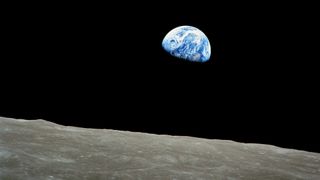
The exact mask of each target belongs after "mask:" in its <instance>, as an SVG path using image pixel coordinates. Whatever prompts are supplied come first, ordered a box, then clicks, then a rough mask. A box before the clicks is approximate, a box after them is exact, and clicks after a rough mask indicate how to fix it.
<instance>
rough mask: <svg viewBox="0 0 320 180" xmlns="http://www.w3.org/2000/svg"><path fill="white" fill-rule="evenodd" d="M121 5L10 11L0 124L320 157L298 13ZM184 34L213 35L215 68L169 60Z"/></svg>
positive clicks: (215, 5) (224, 7) (303, 24)
mask: <svg viewBox="0 0 320 180" xmlns="http://www.w3.org/2000/svg"><path fill="white" fill-rule="evenodd" d="M124 4H125V8H124V7H123V6H124V5H123V4H121V5H120V4H119V5H116V4H113V5H109V4H90V5H89V4H72V5H70V4H64V5H61V4H60V5H59V4H56V5H47V4H44V5H39V4H37V5H34V6H32V5H30V4H28V7H29V6H32V7H30V8H25V6H24V5H22V4H20V5H11V6H9V7H8V12H6V13H5V14H6V15H5V17H6V18H5V23H6V25H7V26H6V28H5V30H6V36H5V38H6V41H4V42H5V43H6V46H5V48H4V52H5V53H4V54H2V56H3V58H1V59H2V60H1V61H2V63H3V64H2V66H1V68H2V69H3V71H2V74H3V76H2V81H1V82H2V86H1V88H2V90H1V91H3V93H1V95H2V97H1V102H2V103H1V104H2V106H3V108H1V115H2V116H8V117H17V118H27V119H34V118H42V119H47V120H50V121H53V122H57V123H60V124H66V125H74V126H82V127H93V128H111V129H122V130H133V131H144V132H152V133H166V134H177V135H189V136H198V137H207V138H218V139H230V140H237V141H242V142H254V143H268V144H274V145H278V146H282V147H288V148H296V149H304V150H310V151H319V152H320V148H319V145H318V144H317V143H316V141H317V138H318V137H317V133H316V131H317V128H316V127H317V126H316V125H315V121H314V120H315V119H316V117H317V116H316V107H315V106H313V105H312V103H311V102H316V95H315V94H316V92H317V90H316V86H315V84H314V77H316V75H315V71H313V70H312V68H311V67H312V66H313V65H312V64H313V63H314V62H313V61H312V60H311V59H313V58H312V55H311V54H310V51H311V50H310V47H308V43H309V42H308V39H309V38H308V33H306V31H305V27H306V26H307V22H306V21H304V20H303V21H299V18H300V14H299V11H294V12H287V10H288V9H286V13H283V12H284V10H283V9H282V8H281V7H280V6H276V7H275V6H271V5H270V8H271V7H272V8H271V9H270V8H268V6H267V5H258V4H256V5H255V4H253V5H252V4H251V5H250V7H249V6H247V5H246V4H243V3H242V4H223V3H221V2H220V3H215V2H213V4H211V5H205V6H204V7H202V6H200V5H199V6H193V5H188V4H185V5H182V4H181V3H180V4H179V3H177V4H175V3H172V2H171V7H168V6H167V4H166V3H164V2H163V3H151V2H150V3H149V4H145V3H138V2H135V3H134V4H128V3H124ZM198 4H201V3H200V1H199V3H198ZM131 6H132V8H130V7H131ZM252 7H255V8H252ZM188 9H189V10H188ZM111 10H112V11H111ZM181 25H191V26H195V27H197V28H199V29H200V30H202V31H203V32H204V33H205V34H206V35H207V36H208V38H209V40H210V42H211V48H212V56H211V60H210V61H208V62H207V63H190V62H186V61H183V60H179V59H176V58H173V57H171V56H169V55H168V54H167V53H166V52H164V50H163V49H162V47H161V41H162V39H163V37H164V36H165V35H166V33H168V32H169V31H170V30H171V29H173V28H175V27H177V26H181ZM310 101H311V102H310Z"/></svg>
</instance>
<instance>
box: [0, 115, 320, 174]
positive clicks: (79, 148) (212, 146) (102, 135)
mask: <svg viewBox="0 0 320 180" xmlns="http://www.w3.org/2000/svg"><path fill="white" fill-rule="evenodd" d="M0 179H1V180H9V179H10V180H38V179H39V180H73V179H74V180H102V179H103V180H104V179H108V180H109V179H133V180H137V179H140V180H180V179H181V180H192V179H195V180H196V179H198V180H207V179H208V180H212V179H215V180H220V179H228V180H239V179H240V180H241V179H245V180H248V179H249V180H250V179H254V180H256V179H262V180H263V179H268V180H270V179H272V180H278V179H283V180H284V179H290V180H292V179H308V180H319V179H320V154H318V153H311V152H305V151H298V150H292V149H284V148H279V147H275V146H271V145H262V144H244V143H238V142H234V141H228V140H209V139H201V138H193V137H183V136H169V135H153V134H146V133H137V132H126V131H117V130H107V129H86V128H77V127H68V126H61V125H57V124H54V123H51V122H48V121H44V120H32V121H30V120H29V121H26V120H17V119H9V118H0Z"/></svg>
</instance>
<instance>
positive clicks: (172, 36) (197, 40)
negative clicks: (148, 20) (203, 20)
mask: <svg viewBox="0 0 320 180" xmlns="http://www.w3.org/2000/svg"><path fill="white" fill-rule="evenodd" d="M162 47H163V48H164V49H165V50H166V51H167V52H168V53H170V54H171V55H172V56H175V57H178V58H181V59H185V60H188V61H193V62H206V61H208V60H209V59H210V55H211V46H210V42H209V40H208V38H207V36H206V35H205V34H204V33H203V32H202V31H200V30H199V29H197V28H195V27H192V26H180V27H177V28H175V29H173V30H171V31H170V32H169V33H168V34H167V35H166V36H165V37H164V39H163V41H162Z"/></svg>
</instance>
